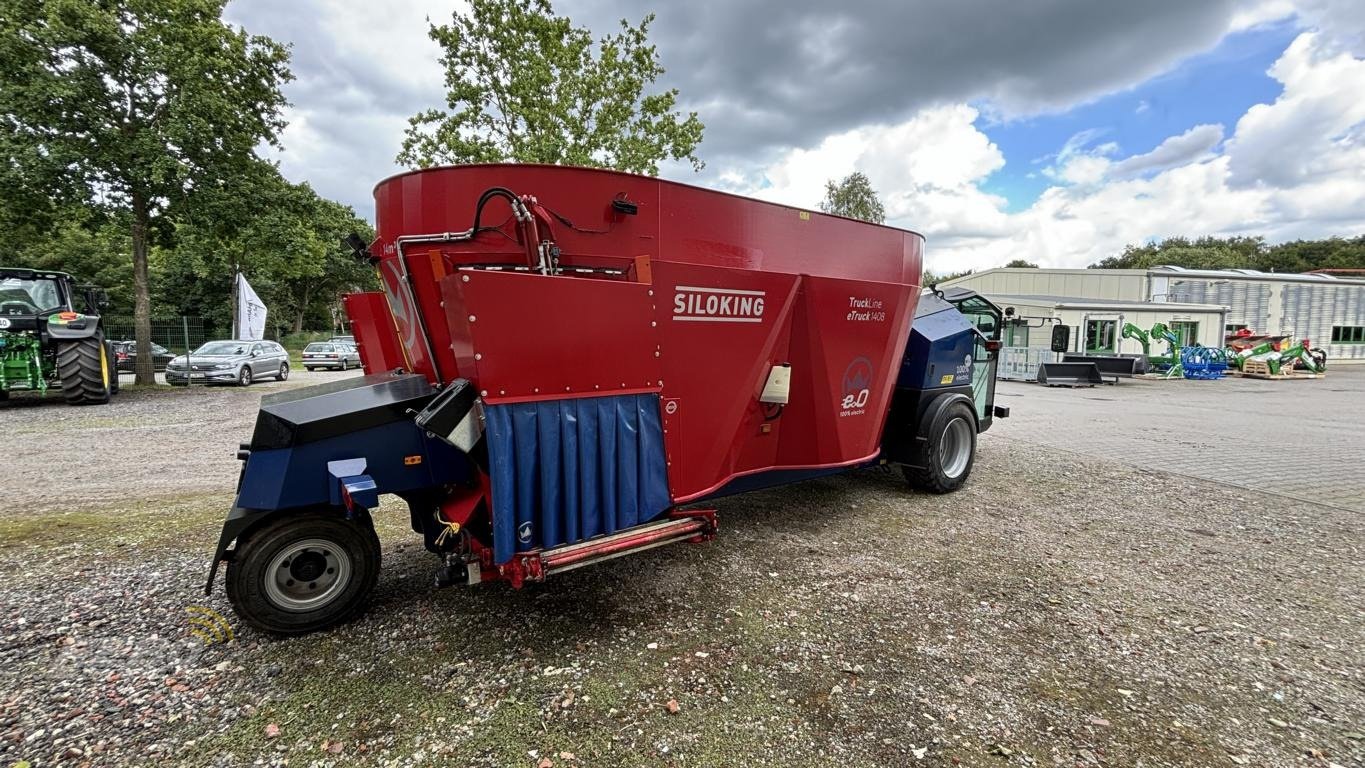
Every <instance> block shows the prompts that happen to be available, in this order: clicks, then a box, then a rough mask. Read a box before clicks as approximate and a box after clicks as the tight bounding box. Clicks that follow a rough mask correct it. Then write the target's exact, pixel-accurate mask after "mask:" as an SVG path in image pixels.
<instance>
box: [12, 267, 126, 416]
mask: <svg viewBox="0 0 1365 768" xmlns="http://www.w3.org/2000/svg"><path fill="white" fill-rule="evenodd" d="M77 299H79V300H80V301H81V304H82V307H83V311H78V310H77V309H76V302H77ZM106 304H108V299H107V297H106V296H105V293H104V291H102V290H100V289H98V288H95V287H93V286H78V285H76V281H75V280H74V279H72V277H71V275H68V274H66V273H65V272H47V271H44V270H34V269H13V268H7V267H0V400H7V399H9V393H11V392H18V391H25V390H28V391H37V392H40V393H42V392H46V391H47V390H48V389H49V388H60V389H61V391H62V397H64V398H65V399H66V401H67V402H68V403H71V404H72V405H91V404H98V403H107V402H109V397H110V396H111V395H113V394H114V393H116V392H118V370H117V368H116V367H115V365H114V354H113V349H112V347H111V346H110V344H109V342H107V341H106V340H105V338H104V326H103V325H102V324H101V322H100V315H99V311H100V309H101V308H102V307H104V306H105V305H106Z"/></svg>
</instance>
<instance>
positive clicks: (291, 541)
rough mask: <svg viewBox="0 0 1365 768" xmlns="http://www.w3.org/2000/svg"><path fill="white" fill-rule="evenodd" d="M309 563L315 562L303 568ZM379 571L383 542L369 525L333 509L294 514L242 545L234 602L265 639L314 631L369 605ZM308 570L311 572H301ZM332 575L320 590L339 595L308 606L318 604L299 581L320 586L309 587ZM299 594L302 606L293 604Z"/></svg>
mask: <svg viewBox="0 0 1365 768" xmlns="http://www.w3.org/2000/svg"><path fill="white" fill-rule="evenodd" d="M302 556H307V557H309V558H310V561H308V562H304V561H302V560H301V558H302ZM291 557H292V558H293V560H292V561H291V560H290V559H289V558H291ZM281 558H284V559H283V560H281ZM343 560H344V561H345V566H344V568H345V570H344V571H343V568H342V566H341V563H342V561H343ZM277 561H279V562H278V563H277ZM379 565H380V548H379V537H378V536H376V535H375V532H374V527H373V526H372V525H371V524H370V523H369V520H368V519H365V520H347V519H346V518H344V517H342V516H341V514H340V513H337V512H333V511H330V510H320V511H313V512H301V513H288V512H286V513H284V514H283V515H281V516H280V517H279V518H277V519H275V520H273V521H271V522H268V523H266V524H265V525H264V526H263V527H261V528H258V529H256V530H254V531H251V532H249V533H248V534H247V535H246V536H245V537H242V538H239V539H238V541H237V548H236V552H235V554H234V556H233V559H232V560H230V561H228V567H227V579H226V586H227V596H228V600H229V601H230V602H231V603H232V609H233V610H234V611H236V612H237V615H238V616H240V617H242V621H244V622H246V623H247V624H249V625H251V626H253V627H255V628H256V629H259V630H261V631H263V632H270V633H272V634H280V635H299V634H303V633H306V632H314V631H317V630H319V629H323V628H324V627H329V626H331V625H333V624H337V623H339V622H342V621H345V620H346V619H348V618H350V617H351V616H353V615H354V614H355V613H356V612H357V611H359V610H360V609H361V607H363V606H364V604H365V602H366V601H367V600H368V599H369V596H370V593H371V592H372V591H374V586H375V584H376V583H378V581H379ZM305 566H306V567H308V568H311V570H304V572H302V573H296V571H298V570H299V569H300V568H303V567H305ZM324 567H326V568H331V569H332V570H334V571H336V572H337V573H332V571H324V570H322V569H323V568H324ZM282 569H287V570H282ZM343 572H344V574H345V575H344V579H345V581H344V583H342V582H341V579H342V578H343V576H341V575H340V574H341V573H343ZM327 574H332V576H333V577H334V579H335V580H334V581H333V582H332V583H331V584H324V585H322V586H321V587H320V588H323V589H325V590H329V591H332V594H331V595H330V596H329V597H327V599H325V600H323V601H322V602H318V603H316V604H313V605H311V606H306V607H305V605H304V602H305V601H307V600H317V599H318V598H317V597H312V596H311V595H310V594H309V593H307V592H305V591H304V590H305V589H307V585H305V584H304V581H295V580H294V578H291V577H297V578H299V579H304V580H306V579H308V578H314V579H318V581H316V582H309V584H310V585H317V584H320V583H321V579H322V578H325V577H326V575H327ZM277 577H278V580H277ZM280 580H283V583H282V582H281V581H280ZM272 584H273V586H272ZM286 584H287V585H288V586H285V585H286ZM290 590H296V592H291V591H290ZM296 594H297V602H294V603H292V604H291V602H290V601H292V600H296V598H295V597H294V595H296ZM323 595H327V592H324V593H323Z"/></svg>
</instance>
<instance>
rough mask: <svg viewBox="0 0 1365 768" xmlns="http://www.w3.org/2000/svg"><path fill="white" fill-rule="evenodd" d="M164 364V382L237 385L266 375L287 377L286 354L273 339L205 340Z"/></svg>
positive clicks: (279, 377) (245, 384) (242, 384)
mask: <svg viewBox="0 0 1365 768" xmlns="http://www.w3.org/2000/svg"><path fill="white" fill-rule="evenodd" d="M188 358H189V359H188V360H187V359H186V356H185V355H181V356H179V357H176V358H173V359H172V360H171V361H170V362H169V363H167V364H166V383H167V384H175V385H184V384H189V383H190V382H191V381H202V382H204V383H205V384H237V385H240V386H243V387H245V386H249V385H250V384H251V382H253V381H255V380H257V379H259V378H263V377H267V376H273V377H274V378H276V379H278V380H280V381H284V380H285V379H287V378H289V353H287V352H285V351H284V347H281V346H280V345H279V344H276V343H275V342H273V341H209V342H205V343H204V344H203V345H202V346H200V347H199V349H196V350H194V351H193V352H191V353H190V354H189V356H188Z"/></svg>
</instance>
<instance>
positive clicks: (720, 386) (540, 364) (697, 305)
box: [347, 165, 923, 586]
mask: <svg viewBox="0 0 1365 768" xmlns="http://www.w3.org/2000/svg"><path fill="white" fill-rule="evenodd" d="M375 199H376V204H377V225H378V227H377V230H378V233H379V235H378V238H377V239H376V242H375V243H374V244H373V245H372V246H371V250H372V251H373V252H375V253H377V254H379V259H378V271H379V275H380V278H381V282H382V283H383V286H384V295H383V297H382V298H381V297H380V295H379V294H360V295H358V296H353V297H349V298H348V302H347V311H348V314H350V316H351V319H352V321H353V328H354V329H355V332H356V334H357V338H358V339H359V340H360V341H361V342H362V358H363V359H364V360H365V367H366V370H367V371H370V372H375V371H377V370H386V369H390V368H392V367H398V366H402V367H405V368H408V369H410V370H414V371H417V372H420V373H423V374H425V375H426V376H427V377H428V378H429V379H431V380H432V382H433V384H437V385H440V384H444V383H446V382H449V381H451V380H453V379H455V378H466V379H468V380H470V381H471V382H472V383H473V384H474V385H475V387H476V388H477V389H478V390H479V392H480V394H481V397H482V399H483V401H484V403H485V404H487V405H489V406H497V405H499V404H504V403H517V402H526V401H535V400H548V399H556V398H577V397H590V396H594V395H598V394H601V395H606V394H630V393H640V392H657V393H659V395H660V409H661V411H662V413H661V416H662V424H663V430H664V449H665V453H666V459H667V476H668V483H669V489H668V490H669V494H670V497H671V498H672V500H673V501H674V502H675V503H678V504H682V503H688V502H695V501H698V500H701V499H704V498H707V497H708V496H710V495H712V494H716V493H718V492H721V491H723V490H724V489H725V487H726V486H727V485H728V484H731V483H735V482H737V481H739V480H741V479H742V478H744V477H746V476H748V475H753V474H756V473H763V472H767V471H770V470H798V471H799V470H817V469H827V468H837V467H845V466H851V465H856V464H859V463H862V462H865V461H868V460H870V459H872V458H874V457H875V456H876V455H877V453H878V450H879V445H880V440H881V430H882V426H883V424H884V420H885V413H886V410H887V408H888V407H889V403H890V398H891V395H892V392H893V389H894V386H895V381H896V376H897V374H898V371H899V367H900V358H901V355H902V354H903V353H904V349H905V343H906V340H907V339H908V336H909V327H910V322H911V319H912V317H913V315H914V308H915V304H916V301H917V299H918V295H919V287H918V281H919V275H920V254H921V249H922V243H923V239H922V238H921V237H920V236H919V235H917V234H915V233H913V232H907V231H903V230H898V229H893V228H890V227H883V226H879V225H872V224H868V223H865V222H857V221H852V220H849V219H843V218H840V217H836V216H828V215H824V214H819V213H813V212H809V211H801V210H796V209H792V208H788V207H785V206H779V205H773V204H770V203H765V202H761V201H757V200H751V199H746V198H740V197H735V196H733V195H727V194H723V193H718V192H713V191H710V190H704V189H699V188H695V187H689V186H686V185H681V184H675V183H670V182H666V181H661V180H658V179H653V178H646V177H641V176H633V175H628V174H621V173H615V172H610V171H601V170H589V169H580V168H567V167H559V166H533V165H511V166H508V165H491V166H460V167H455V168H437V169H428V170H424V171H417V172H412V173H407V174H402V175H399V176H395V177H393V178H390V179H387V180H385V181H383V182H381V183H380V184H379V185H378V186H377V187H376V189H375ZM476 210H477V211H478V212H477V213H476V212H475V211H476ZM471 225H472V226H471ZM774 366H786V367H788V368H789V370H790V373H791V384H790V388H789V391H788V396H787V402H786V403H785V404H774V403H763V402H760V399H759V398H760V393H761V392H762V391H763V389H764V385H765V381H766V379H767V377H768V375H769V372H770V370H772V369H773V368H774ZM488 494H489V491H488V485H487V484H486V483H485V484H484V485H482V486H481V487H480V488H479V489H473V490H469V491H460V492H452V494H451V498H450V499H449V500H448V502H447V503H446V504H444V505H443V506H442V516H443V517H444V518H445V520H446V521H448V522H450V523H454V524H458V525H460V526H463V525H464V524H465V523H466V522H467V521H468V519H469V517H470V516H471V515H474V514H486V513H487V510H488V509H489V508H490V507H491V500H490V497H489V495H488ZM480 510H482V511H480ZM674 514H680V515H683V517H681V518H667V519H664V520H662V521H655V522H652V523H647V524H645V525H642V526H637V527H635V528H631V529H626V530H623V531H620V532H618V533H615V534H608V535H606V536H603V537H599V538H595V539H590V540H588V541H583V542H579V543H571V544H568V545H564V546H559V547H555V548H552V549H549V550H535V551H531V552H522V553H518V554H517V555H516V556H515V557H514V558H513V559H512V560H511V561H509V562H506V563H502V564H500V565H496V566H495V565H494V564H493V557H492V552H491V551H490V550H488V549H486V548H485V544H486V542H479V541H477V540H475V539H472V538H471V539H469V547H468V555H467V557H468V558H470V559H471V560H472V561H473V564H474V565H476V566H477V567H478V569H479V570H478V572H477V575H478V576H479V577H480V578H482V579H484V580H487V579H505V580H508V581H510V582H512V583H513V585H514V586H519V585H520V584H521V583H522V582H523V581H526V580H539V579H542V578H544V577H545V575H547V574H548V573H553V572H554V571H556V570H564V569H567V568H570V567H577V565H578V564H580V563H585V562H589V561H596V560H600V559H605V558H609V557H614V556H616V555H618V554H621V553H624V552H627V551H636V550H638V549H641V548H648V547H651V546H657V545H658V544H660V543H668V542H671V541H676V540H700V539H704V538H708V537H710V536H713V535H714V532H715V520H714V514H713V513H710V512H708V511H694V512H686V513H677V512H675V513H674Z"/></svg>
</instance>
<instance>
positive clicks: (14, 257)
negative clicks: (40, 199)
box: [4, 207, 133, 314]
mask: <svg viewBox="0 0 1365 768" xmlns="http://www.w3.org/2000/svg"><path fill="white" fill-rule="evenodd" d="M130 248H131V241H130V238H129V236H128V222H127V221H126V217H106V216H101V215H100V214H99V213H98V212H97V211H92V210H90V209H87V208H81V207H72V208H67V209H64V210H61V214H60V216H55V215H54V218H53V223H52V227H51V229H49V230H48V231H46V232H45V233H42V234H41V235H37V234H35V235H33V236H31V237H28V238H24V239H22V240H21V241H20V242H19V243H18V244H17V247H16V249H15V250H14V251H13V252H12V253H11V255H9V256H7V257H5V258H4V261H5V266H18V267H30V268H32V269H50V270H54V271H57V272H69V273H70V274H71V275H72V276H73V277H75V278H76V280H77V281H78V282H80V283H90V284H93V285H98V286H100V287H103V288H104V289H105V290H106V291H108V293H109V300H110V302H111V304H112V306H111V307H110V308H109V310H108V312H109V313H117V314H127V313H129V312H130V311H132V308H133V265H132V262H130V261H129V260H128V252H129V249H130Z"/></svg>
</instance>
